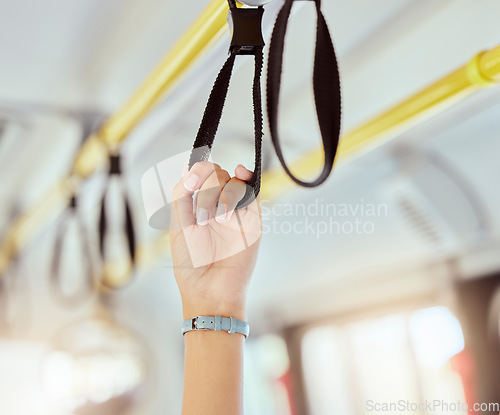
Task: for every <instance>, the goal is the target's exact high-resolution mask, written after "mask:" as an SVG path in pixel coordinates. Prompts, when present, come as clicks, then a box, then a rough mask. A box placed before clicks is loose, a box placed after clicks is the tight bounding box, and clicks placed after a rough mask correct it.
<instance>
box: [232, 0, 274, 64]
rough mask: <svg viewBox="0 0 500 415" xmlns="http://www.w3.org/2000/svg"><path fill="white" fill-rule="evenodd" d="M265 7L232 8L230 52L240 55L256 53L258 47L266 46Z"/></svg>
mask: <svg viewBox="0 0 500 415" xmlns="http://www.w3.org/2000/svg"><path fill="white" fill-rule="evenodd" d="M263 16H264V9H263V8H262V7H259V8H256V9H238V8H231V9H230V14H229V26H230V28H231V33H232V37H231V48H230V52H231V53H233V52H236V54H238V55H255V51H256V49H257V48H262V47H263V46H265V44H266V43H265V42H264V36H263V35H262V17H263Z"/></svg>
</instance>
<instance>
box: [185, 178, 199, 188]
mask: <svg viewBox="0 0 500 415" xmlns="http://www.w3.org/2000/svg"><path fill="white" fill-rule="evenodd" d="M198 181H199V180H198V176H197V175H196V174H191V175H190V176H189V177H187V178H186V180H185V181H184V187H185V188H186V189H187V190H189V191H190V192H194V191H195V190H196V187H197V186H198Z"/></svg>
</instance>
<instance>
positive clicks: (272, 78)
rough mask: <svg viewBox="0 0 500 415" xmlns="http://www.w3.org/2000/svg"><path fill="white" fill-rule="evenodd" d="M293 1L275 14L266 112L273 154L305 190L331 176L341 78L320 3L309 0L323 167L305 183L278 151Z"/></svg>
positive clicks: (279, 147)
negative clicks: (312, 15) (314, 26)
mask: <svg viewBox="0 0 500 415" xmlns="http://www.w3.org/2000/svg"><path fill="white" fill-rule="evenodd" d="M294 1H295V0H285V4H284V5H283V8H282V9H281V11H280V12H279V14H278V18H277V19H276V24H275V26H274V30H273V34H272V38H271V43H270V46H269V62H268V72H267V111H268V117H269V128H270V130H271V139H272V142H273V145H274V148H275V150H276V154H277V156H278V158H279V160H280V162H281V165H282V166H283V168H284V169H285V171H286V173H287V174H288V175H289V176H290V178H291V179H292V180H293V181H294V182H295V183H297V184H299V185H301V186H304V187H316V186H319V185H320V184H322V183H323V182H324V181H325V180H326V179H327V178H328V176H329V175H330V174H331V171H332V168H333V163H334V161H335V155H336V153H337V148H338V144H339V138H340V126H341V105H342V104H341V90H340V75H339V69H338V64H337V58H336V56H335V50H334V47H333V42H332V39H331V37H330V32H329V30H328V25H327V23H326V20H325V18H324V16H323V13H322V12H321V0H309V1H314V2H315V3H316V11H317V15H318V19H317V31H316V52H315V58H314V75H313V76H314V78H313V88H314V98H315V105H316V113H317V117H318V122H319V127H320V131H321V137H322V140H323V148H324V152H325V163H324V167H323V171H322V172H321V173H320V175H319V177H318V178H317V179H315V180H313V181H311V182H304V181H302V180H300V179H298V178H297V177H295V176H294V175H293V174H292V172H291V171H290V169H289V168H288V166H287V164H286V162H285V159H284V157H283V152H282V149H281V144H280V138H279V131H278V113H279V112H278V109H279V96H280V89H281V74H282V68H283V51H284V47H285V36H286V31H287V26H288V20H289V18H290V13H291V10H292V6H293V3H294Z"/></svg>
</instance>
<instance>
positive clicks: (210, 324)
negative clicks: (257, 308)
mask: <svg viewBox="0 0 500 415" xmlns="http://www.w3.org/2000/svg"><path fill="white" fill-rule="evenodd" d="M198 330H212V331H226V332H228V333H229V334H235V333H239V334H243V336H245V339H246V338H248V335H249V334H250V326H249V325H248V323H247V322H246V321H241V320H238V319H236V318H234V317H221V316H198V317H194V318H190V319H188V320H184V323H182V334H183V335H184V334H186V333H188V332H190V331H198Z"/></svg>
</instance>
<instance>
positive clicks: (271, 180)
mask: <svg viewBox="0 0 500 415" xmlns="http://www.w3.org/2000/svg"><path fill="white" fill-rule="evenodd" d="M499 83H500V45H498V46H497V47H495V48H493V49H491V50H489V51H486V52H481V53H479V54H477V55H476V56H475V57H474V58H472V59H471V60H470V62H468V63H467V64H466V65H464V66H462V67H461V68H459V69H457V70H455V71H454V72H452V73H450V74H449V75H447V76H445V77H444V78H442V79H440V80H439V81H437V82H435V83H433V84H432V85H429V86H428V87H426V88H424V89H423V90H422V91H420V92H418V93H417V94H415V95H413V96H412V97H410V98H408V99H406V100H405V101H403V102H401V103H399V104H398V105H396V106H395V107H393V108H391V109H389V110H388V111H386V112H384V113H383V114H381V115H379V116H377V117H375V118H374V119H372V120H371V121H368V122H367V123H365V124H363V125H361V126H359V127H358V128H355V129H354V130H352V131H349V132H348V133H346V134H345V135H343V136H342V140H341V142H340V146H339V151H338V154H337V161H338V160H342V159H344V158H346V157H347V156H350V155H352V154H354V153H356V152H358V151H360V150H362V149H366V148H367V147H370V146H372V145H375V144H377V143H380V141H381V140H383V139H388V138H390V137H393V136H395V135H397V134H399V133H401V132H403V131H405V130H408V129H409V128H411V127H412V126H414V125H416V124H418V123H419V122H422V121H424V120H425V119H428V118H430V117H431V116H433V115H435V114H437V113H438V112H440V111H443V110H444V109H445V108H448V107H450V106H451V105H453V104H455V103H456V102H458V101H460V100H463V99H465V98H466V97H468V96H470V95H471V94H473V93H474V92H477V91H478V90H480V89H482V88H486V87H490V86H495V85H498V84H499ZM323 160H324V156H323V150H322V149H321V148H318V149H316V150H314V151H312V152H311V153H309V154H307V155H305V156H304V157H302V158H300V159H299V160H298V161H297V162H295V163H294V164H292V170H293V172H294V173H295V174H296V175H297V176H298V177H310V176H311V175H312V174H315V173H316V172H318V173H319V171H318V169H319V166H322V165H323ZM293 186H295V184H294V183H293V182H292V181H291V180H290V179H289V178H288V176H287V175H286V174H285V173H284V172H283V171H282V169H281V168H276V169H273V170H270V171H267V172H266V173H264V175H263V178H262V197H263V199H273V198H275V197H276V196H277V195H279V194H281V193H283V192H284V191H286V190H288V189H289V188H290V187H293Z"/></svg>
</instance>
